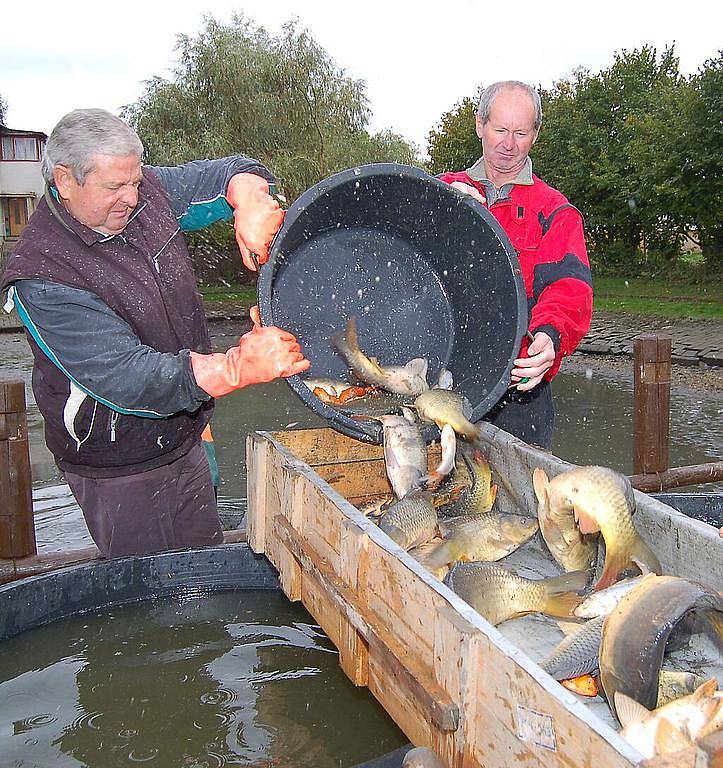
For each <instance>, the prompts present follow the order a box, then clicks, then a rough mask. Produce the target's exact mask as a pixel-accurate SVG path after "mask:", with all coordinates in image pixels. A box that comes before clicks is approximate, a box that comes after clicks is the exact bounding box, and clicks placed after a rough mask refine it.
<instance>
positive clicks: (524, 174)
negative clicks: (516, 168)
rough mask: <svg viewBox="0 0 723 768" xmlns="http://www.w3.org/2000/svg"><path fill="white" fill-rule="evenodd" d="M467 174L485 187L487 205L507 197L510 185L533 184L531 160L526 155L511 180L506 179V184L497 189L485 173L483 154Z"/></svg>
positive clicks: (510, 189)
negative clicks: (522, 163) (523, 162)
mask: <svg viewBox="0 0 723 768" xmlns="http://www.w3.org/2000/svg"><path fill="white" fill-rule="evenodd" d="M467 174H468V175H469V177H470V179H472V180H473V181H476V182H478V183H479V184H482V186H483V187H484V188H485V197H486V198H487V205H492V204H493V203H496V202H497V201H498V200H504V199H505V198H507V197H509V195H510V192H511V191H512V187H513V186H514V185H515V184H522V185H525V186H532V184H534V180H533V178H532V160H531V159H530V157H529V156H528V157H527V160H525V164H524V165H523V166H522V168H521V169H520V172H519V173H518V174H517V176H516V177H515V178H514V179H513V180H512V181H508V182H507V184H503V185H502V186H501V187H500V188H499V189H497V187H496V186H495V184H494V182H493V181H491V179H490V178H489V176H488V174H487V167H486V165H485V159H484V155H483V156H482V157H480V159H479V160H478V161H477V162H476V163H475V164H474V165H473V166H472V167H471V168H468V169H467Z"/></svg>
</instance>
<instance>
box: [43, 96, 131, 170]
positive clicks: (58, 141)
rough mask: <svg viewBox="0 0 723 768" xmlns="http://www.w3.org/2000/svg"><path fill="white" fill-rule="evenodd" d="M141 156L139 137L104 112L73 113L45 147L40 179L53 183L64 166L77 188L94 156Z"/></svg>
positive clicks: (51, 136) (58, 126)
mask: <svg viewBox="0 0 723 768" xmlns="http://www.w3.org/2000/svg"><path fill="white" fill-rule="evenodd" d="M142 154H143V144H142V143H141V140H140V139H139V138H138V134H137V133H136V132H135V131H134V130H133V129H132V128H131V127H130V126H129V125H128V124H127V123H124V122H123V120H121V119H120V118H119V117H116V116H115V115H112V114H111V113H110V112H106V110H104V109H76V110H73V111H72V112H69V113H68V114H67V115H65V116H64V117H62V118H61V119H60V121H59V122H58V124H57V125H56V126H55V128H53V131H52V133H51V134H50V136H49V137H48V141H47V144H46V145H45V152H44V153H43V159H42V162H41V164H40V169H41V171H42V174H43V178H44V179H45V181H46V182H47V183H48V184H52V182H53V170H54V169H55V166H56V165H65V166H67V167H68V168H69V169H70V171H71V173H72V174H73V176H74V178H75V180H76V181H77V182H78V184H83V183H84V181H85V177H86V176H87V175H88V174H89V173H90V172H91V171H92V170H93V167H94V156H95V155H110V156H111V157H127V156H129V155H137V156H138V157H139V158H140V157H141V155H142Z"/></svg>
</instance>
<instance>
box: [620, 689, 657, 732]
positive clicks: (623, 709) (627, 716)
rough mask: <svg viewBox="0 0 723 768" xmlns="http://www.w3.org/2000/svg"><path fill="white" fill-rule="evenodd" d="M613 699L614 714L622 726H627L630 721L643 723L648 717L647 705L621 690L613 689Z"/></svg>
mask: <svg viewBox="0 0 723 768" xmlns="http://www.w3.org/2000/svg"><path fill="white" fill-rule="evenodd" d="M613 699H614V700H615V714H617V716H618V720H619V721H620V725H622V726H623V728H627V726H628V725H631V724H632V723H644V722H645V721H646V720H647V719H648V718H649V717H650V710H649V709H648V708H647V707H645V706H643V705H642V704H641V703H640V702H639V701H635V699H633V698H631V697H630V696H628V695H627V694H625V693H623V692H622V691H615V694H614V696H613Z"/></svg>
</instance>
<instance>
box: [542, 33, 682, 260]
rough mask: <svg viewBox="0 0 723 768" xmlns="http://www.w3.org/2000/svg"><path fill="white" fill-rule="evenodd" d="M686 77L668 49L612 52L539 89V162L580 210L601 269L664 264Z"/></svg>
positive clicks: (676, 227)
mask: <svg viewBox="0 0 723 768" xmlns="http://www.w3.org/2000/svg"><path fill="white" fill-rule="evenodd" d="M684 86H685V83H684V80H683V79H682V78H681V76H680V74H679V72H678V60H677V58H676V56H675V52H674V48H673V47H671V48H666V49H665V50H664V51H663V53H662V54H661V55H660V57H658V55H657V53H656V50H655V49H654V48H652V47H650V46H645V47H643V48H642V49H640V50H633V51H625V50H624V51H622V52H620V53H616V54H615V61H614V62H613V64H612V66H611V67H609V68H608V69H606V70H603V71H601V72H599V73H598V74H596V75H591V74H590V73H589V72H588V71H586V70H578V71H576V72H575V73H574V74H573V76H572V78H571V79H569V80H567V81H561V82H559V83H556V84H555V85H554V86H553V88H552V89H551V90H550V91H547V92H545V93H543V104H544V110H545V121H544V123H543V128H542V131H541V134H540V138H539V140H538V142H537V145H536V146H535V150H534V157H535V161H536V168H537V170H538V171H539V172H540V173H541V175H542V176H543V177H544V178H545V179H546V180H548V181H550V182H551V183H552V184H553V185H554V186H556V187H558V188H559V189H560V190H561V191H562V192H564V193H565V194H566V195H567V196H568V197H569V198H570V199H571V200H572V201H573V202H574V203H575V205H577V206H578V207H579V208H580V209H581V210H582V211H583V214H584V215H585V219H586V228H587V231H588V234H589V236H590V240H591V245H592V250H593V251H594V252H595V262H596V266H597V267H598V268H601V267H604V268H612V269H614V270H621V269H624V270H627V271H628V272H631V273H632V272H635V271H638V270H641V269H647V270H656V269H660V268H669V267H670V266H671V264H673V263H674V262H675V259H676V258H677V256H678V254H679V251H680V245H681V241H682V238H683V236H684V234H685V230H686V221H685V215H684V212H683V211H681V210H680V209H679V202H680V200H679V199H678V197H679V196H677V195H676V189H677V187H678V182H679V178H680V168H679V167H677V165H676V160H675V156H676V151H675V146H676V143H678V142H677V139H678V137H679V131H680V130H681V119H680V116H679V110H680V108H681V104H682V103H683V102H684V100H685V94H684V93H683V89H684Z"/></svg>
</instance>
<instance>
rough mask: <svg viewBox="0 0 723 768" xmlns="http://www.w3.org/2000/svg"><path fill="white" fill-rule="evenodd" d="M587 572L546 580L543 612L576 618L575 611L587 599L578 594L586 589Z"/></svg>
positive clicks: (564, 574)
mask: <svg viewBox="0 0 723 768" xmlns="http://www.w3.org/2000/svg"><path fill="white" fill-rule="evenodd" d="M587 579H588V572H587V571H571V572H570V573H563V574H562V575H561V576H553V577H552V578H551V579H545V583H544V590H545V597H544V605H543V612H544V613H547V614H549V615H550V616H574V610H575V608H577V606H578V605H580V603H581V602H582V601H583V600H584V599H585V597H584V596H582V595H578V594H577V593H578V592H579V591H580V590H582V589H584V588H585V585H586V584H587Z"/></svg>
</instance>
